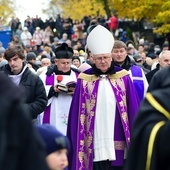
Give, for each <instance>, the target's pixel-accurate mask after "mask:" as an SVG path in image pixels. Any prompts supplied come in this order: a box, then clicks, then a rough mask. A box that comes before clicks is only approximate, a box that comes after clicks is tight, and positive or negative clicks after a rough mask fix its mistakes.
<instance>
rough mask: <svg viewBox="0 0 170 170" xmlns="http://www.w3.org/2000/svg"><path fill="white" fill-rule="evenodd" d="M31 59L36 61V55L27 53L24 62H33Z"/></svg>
mask: <svg viewBox="0 0 170 170" xmlns="http://www.w3.org/2000/svg"><path fill="white" fill-rule="evenodd" d="M33 59H34V60H36V54H35V53H34V52H28V53H27V57H26V60H27V61H30V60H33Z"/></svg>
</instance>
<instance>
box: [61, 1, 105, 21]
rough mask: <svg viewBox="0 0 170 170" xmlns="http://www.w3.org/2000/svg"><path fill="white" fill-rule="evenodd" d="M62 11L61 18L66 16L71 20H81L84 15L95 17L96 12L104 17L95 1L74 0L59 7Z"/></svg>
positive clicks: (103, 12) (101, 9) (101, 8)
mask: <svg viewBox="0 0 170 170" xmlns="http://www.w3.org/2000/svg"><path fill="white" fill-rule="evenodd" d="M61 7H62V9H63V14H62V15H63V17H67V16H68V15H69V16H70V17H71V18H72V19H73V20H75V19H79V20H81V19H82V18H83V17H84V16H85V15H92V16H93V15H95V16H96V15H97V11H100V14H103V15H105V11H104V9H103V6H102V4H101V3H97V2H96V1H95V0H81V1H79V0H74V2H73V1H71V0H70V1H67V2H66V4H64V5H61Z"/></svg>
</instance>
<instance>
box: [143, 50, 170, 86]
mask: <svg viewBox="0 0 170 170" xmlns="http://www.w3.org/2000/svg"><path fill="white" fill-rule="evenodd" d="M168 65H170V51H169V50H165V51H162V52H161V53H160V54H159V58H158V64H157V65H156V68H155V69H153V70H152V71H150V72H149V73H147V74H146V79H147V81H148V83H149V86H150V82H151V79H152V77H153V76H154V74H155V73H156V72H157V71H159V70H160V69H162V68H164V67H167V66H168ZM149 88H150V87H149Z"/></svg>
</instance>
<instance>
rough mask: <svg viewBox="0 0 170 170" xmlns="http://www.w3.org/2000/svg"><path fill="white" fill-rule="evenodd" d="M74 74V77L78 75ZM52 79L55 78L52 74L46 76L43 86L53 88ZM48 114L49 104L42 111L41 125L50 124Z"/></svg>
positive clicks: (49, 110)
mask: <svg viewBox="0 0 170 170" xmlns="http://www.w3.org/2000/svg"><path fill="white" fill-rule="evenodd" d="M75 74H76V77H78V73H77V72H75ZM54 78H55V75H54V74H51V75H50V76H46V81H45V84H46V85H51V86H54ZM50 112H51V104H50V105H49V106H47V107H46V109H45V110H44V115H43V120H42V123H43V124H46V123H47V124H49V123H50Z"/></svg>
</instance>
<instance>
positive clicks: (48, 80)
mask: <svg viewBox="0 0 170 170" xmlns="http://www.w3.org/2000/svg"><path fill="white" fill-rule="evenodd" d="M54 78H55V75H54V74H52V75H50V76H46V81H45V84H46V85H51V86H53V85H54ZM50 111H51V104H50V105H49V106H47V107H46V108H45V110H44V115H43V120H42V123H43V124H45V123H48V124H49V123H50Z"/></svg>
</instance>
